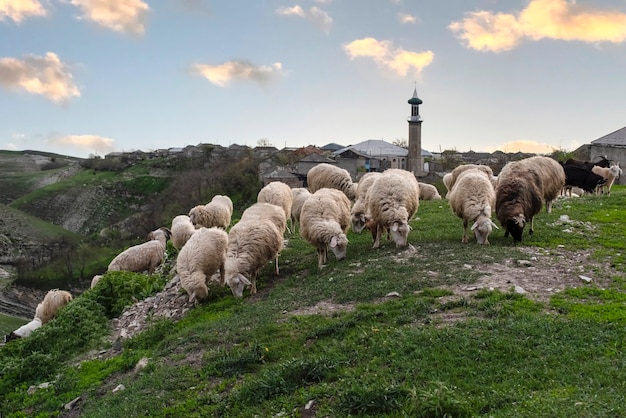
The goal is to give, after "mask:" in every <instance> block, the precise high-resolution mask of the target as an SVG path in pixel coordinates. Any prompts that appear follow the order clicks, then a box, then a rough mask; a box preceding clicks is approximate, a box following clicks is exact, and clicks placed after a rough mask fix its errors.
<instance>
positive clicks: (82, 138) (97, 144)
mask: <svg viewBox="0 0 626 418" xmlns="http://www.w3.org/2000/svg"><path fill="white" fill-rule="evenodd" d="M48 142H49V143H50V144H53V145H62V146H70V147H74V148H82V149H86V150H94V151H98V152H103V153H105V152H106V153H108V152H111V151H113V143H114V142H115V141H114V140H113V139H111V138H106V137H103V136H97V135H65V136H59V137H54V138H50V139H49V140H48Z"/></svg>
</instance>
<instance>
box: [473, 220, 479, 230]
mask: <svg viewBox="0 0 626 418" xmlns="http://www.w3.org/2000/svg"><path fill="white" fill-rule="evenodd" d="M476 227H478V222H474V224H473V225H472V231H473V230H475V229H476Z"/></svg>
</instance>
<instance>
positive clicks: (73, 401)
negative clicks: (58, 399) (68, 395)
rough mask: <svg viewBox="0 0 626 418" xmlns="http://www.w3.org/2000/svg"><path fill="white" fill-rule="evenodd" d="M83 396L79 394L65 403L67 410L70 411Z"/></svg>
mask: <svg viewBox="0 0 626 418" xmlns="http://www.w3.org/2000/svg"><path fill="white" fill-rule="evenodd" d="M80 399H81V397H80V396H78V397H76V398H74V399H72V400H71V401H69V402H68V403H66V404H65V406H64V407H63V408H64V409H65V410H66V411H70V410H72V409H73V408H74V406H75V405H76V403H77V402H78V401H80Z"/></svg>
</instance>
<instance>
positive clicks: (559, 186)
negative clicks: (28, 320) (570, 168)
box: [522, 155, 565, 213]
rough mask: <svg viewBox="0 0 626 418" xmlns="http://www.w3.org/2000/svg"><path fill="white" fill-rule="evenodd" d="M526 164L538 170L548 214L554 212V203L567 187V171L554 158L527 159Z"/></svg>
mask: <svg viewBox="0 0 626 418" xmlns="http://www.w3.org/2000/svg"><path fill="white" fill-rule="evenodd" d="M522 161H525V164H527V165H533V166H535V167H536V168H537V173H539V175H540V176H541V181H542V184H543V198H544V200H545V201H546V212H548V213H551V212H552V201H554V200H555V199H556V198H557V197H558V196H559V195H560V194H561V190H563V186H565V171H564V170H563V167H562V166H561V164H559V162H558V161H556V160H555V159H553V158H550V157H543V156H540V155H538V156H535V157H530V158H525V159H524V160H522Z"/></svg>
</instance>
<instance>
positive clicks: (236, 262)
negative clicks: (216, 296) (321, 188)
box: [224, 203, 285, 298]
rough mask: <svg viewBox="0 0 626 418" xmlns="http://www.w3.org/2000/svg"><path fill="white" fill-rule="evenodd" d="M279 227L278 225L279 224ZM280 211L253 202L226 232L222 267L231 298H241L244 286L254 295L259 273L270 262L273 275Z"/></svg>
mask: <svg viewBox="0 0 626 418" xmlns="http://www.w3.org/2000/svg"><path fill="white" fill-rule="evenodd" d="M281 222H282V228H280V227H279V226H278V225H281ZM284 232H285V217H284V211H283V210H282V209H281V208H280V207H278V206H276V205H272V204H270V203H255V204H254V205H252V206H250V207H249V208H248V209H246V210H245V211H244V212H243V214H242V215H241V220H240V221H239V222H237V223H236V224H235V225H234V226H233V227H232V228H231V229H230V232H229V233H228V250H227V252H226V262H225V264H224V270H225V276H226V283H227V284H228V286H229V287H230V289H231V291H232V293H233V295H234V296H235V297H238V298H240V297H242V296H243V289H244V287H245V286H251V289H250V293H251V294H253V295H254V294H256V292H257V287H256V279H257V276H258V273H259V270H260V269H261V268H262V267H263V266H265V265H266V264H267V263H268V262H269V261H270V260H272V259H274V260H275V264H276V274H278V273H279V271H278V256H279V254H280V251H281V250H282V249H283V234H284Z"/></svg>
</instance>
